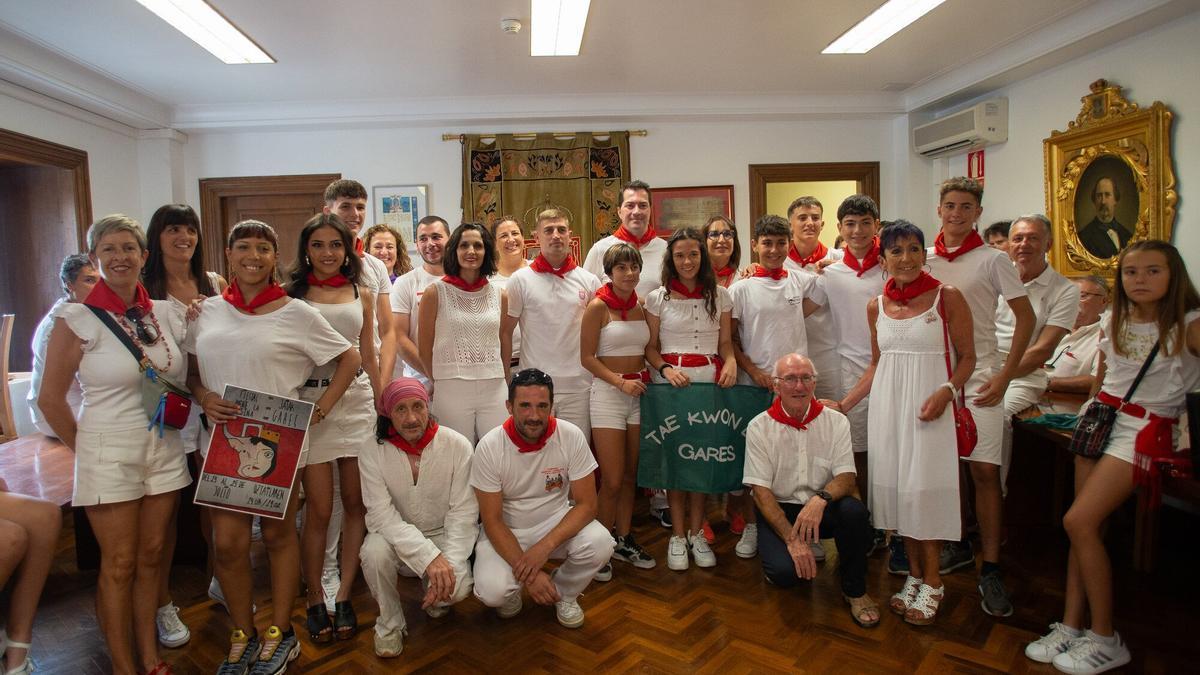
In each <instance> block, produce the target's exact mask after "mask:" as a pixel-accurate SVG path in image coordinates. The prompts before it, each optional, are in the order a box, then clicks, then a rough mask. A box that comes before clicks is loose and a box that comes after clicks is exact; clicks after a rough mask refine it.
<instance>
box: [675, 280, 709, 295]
mask: <svg viewBox="0 0 1200 675" xmlns="http://www.w3.org/2000/svg"><path fill="white" fill-rule="evenodd" d="M667 290H670V291H671V292H673V293H678V294H679V295H682V296H683V297H685V298H687V299H688V300H700V299H701V298H703V297H704V287H703V286H701V285H700V284H699V283H697V284H696V290H694V291H689V290H688V289H687V286H684V285H683V282H682V281H680V280H678V279H672V280H671V281H670V283H668V284H667Z"/></svg>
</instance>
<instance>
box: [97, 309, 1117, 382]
mask: <svg viewBox="0 0 1200 675" xmlns="http://www.w3.org/2000/svg"><path fill="white" fill-rule="evenodd" d="M84 306H85V307H87V308H88V309H90V310H92V314H95V315H96V318H97V319H100V321H101V322H102V323H104V325H105V326H108V329H109V330H111V331H112V332H113V335H116V336H117V339H118V340H120V341H121V344H123V345H125V348H126V349H128V350H129V353H130V354H133V360H134V361H137V364H138V368H139V369H141V370H146V354H145V353H144V352H142V350H141V348H140V347H138V346H137V345H135V344H134V343H133V339H132V338H130V337H129V333H126V332H125V331H124V329H122V328H121V327H120V326H118V325H117V322H116V321H114V320H113V318H112V316H110V315H109V313H108V312H106V311H104V310H103V309H100V308H99V307H93V306H91V305H84ZM1139 377H1140V376H1139Z"/></svg>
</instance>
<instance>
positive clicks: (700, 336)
mask: <svg viewBox="0 0 1200 675" xmlns="http://www.w3.org/2000/svg"><path fill="white" fill-rule="evenodd" d="M670 295H671V292H670V291H669V290H668V289H667V287H666V286H660V287H658V288H656V289H654V290H653V291H651V293H650V295H648V296H646V311H647V312H649V313H651V314H653V315H654V316H656V317H658V320H659V327H658V351H659V352H661V353H663V354H704V355H706V356H708V355H712V354H716V353H717V350H718V348H719V342H720V338H721V315H722V314H724V313H725V312H728V311H731V310H732V309H733V300H732V297H731V296H730V295H729V291H727V290H726V289H724V288H722V287H720V286H717V315H716V317H710V316H709V315H708V308H707V307H706V306H705V303H704V300H703V299H697V300H680V299H679V298H674V299H672V298H671V297H670Z"/></svg>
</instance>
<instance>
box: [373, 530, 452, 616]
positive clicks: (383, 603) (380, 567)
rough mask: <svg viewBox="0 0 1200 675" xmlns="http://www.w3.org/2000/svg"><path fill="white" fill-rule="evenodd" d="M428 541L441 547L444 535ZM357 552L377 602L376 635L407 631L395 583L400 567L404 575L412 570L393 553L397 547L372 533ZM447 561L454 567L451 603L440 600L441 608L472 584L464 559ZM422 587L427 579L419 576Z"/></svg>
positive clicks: (426, 585) (427, 586)
mask: <svg viewBox="0 0 1200 675" xmlns="http://www.w3.org/2000/svg"><path fill="white" fill-rule="evenodd" d="M429 540H430V541H432V542H433V543H434V544H435V545H436V546H438V547H439V548H440V547H441V546H442V544H443V543H444V540H445V538H444V537H443V536H441V535H436V536H433V537H430V539H429ZM360 554H361V556H362V570H363V576H364V577H366V579H367V587H369V588H370V589H371V596H372V597H373V598H375V602H377V603H379V618H378V619H376V620H375V634H376V635H379V636H381V637H382V636H386V635H388V634H389V633H392V632H394V631H406V630H407V626H408V622H407V621H405V620H404V608H403V606H402V603H401V601H400V590H399V589H398V588H397V586H396V582H397V578H398V577H399V576H400V574H401V568H403V569H404V570H405V571H408V572H409V574H405V575H404V576H410V575H411V570H408V566H407V565H405V564H404V563H403V562H401V561H400V557H399V556H398V555H396V549H394V548H392V545H391V544H389V543H388V541H387V539H384V538H383V537H382V536H381V535H379V534H376V533H374V532H369V533H367V538H366V539H364V540H363V545H362V550H361V553H360ZM446 562H448V563H450V567H452V568H454V594H453V595H452V596H451V597H450V602H443V603H439V606H441V607H449V606H450V605H452V604H454V603H456V602H459V601H461V600H463V599H465V598H466V597H467V595H468V594H469V593H470V592H471V585H472V583H471V567H470V565H469V564H468V563H467V561H466V560H450V559H447V561H446ZM421 588H422V589H428V588H429V581H428V580H427V579H425V578H424V577H422V579H421Z"/></svg>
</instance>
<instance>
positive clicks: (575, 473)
mask: <svg viewBox="0 0 1200 675" xmlns="http://www.w3.org/2000/svg"><path fill="white" fill-rule="evenodd" d="M596 468H597V464H596V460H595V459H594V458H593V457H592V452H591V451H590V450H589V449H588V443H587V439H586V438H584V435H583V432H582V431H580V430H579V427H577V426H575V425H574V424H571V423H570V422H568V421H566V420H564V419H562V418H559V419H558V428H557V429H555V430H554V433H553V434H552V435H551V436H550V438H549V440H547V441H546V445H545V446H544V447H543V448H542V449H541V450H538V451H536V452H521V451H519V450H517V446H516V444H515V443H513V442H512V440H511V439H510V438H509V437H508V433H507V432H506V431H505V430H504V426H503V425H501V426H498V427H496V428H495V429H492V430H491V431H489V432H487V433H486V434H484V435H483V438H481V439H479V444H478V445H476V446H475V458H474V459H473V460H472V462H471V487H474V488H477V489H479V490H481V491H483V492H499V493H501V495H502V496H503V499H504V507H503V513H504V524H505V525H507V526H508V527H509V528H510V529H513V530H523V529H526V528H530V527H535V526H537V525H540V524H542V523H544V522H546V520H548V519H550V518H553V517H555V516H558V515H560V514H562V513H563V512H565V511H566V510H567V508H568V507H569V506H570V505H569V503H568V500H569V498H570V494H571V481H576V480H579V479H581V478H586V477H587V476H589V475H591V473H592V472H593V471H595V470H596Z"/></svg>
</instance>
